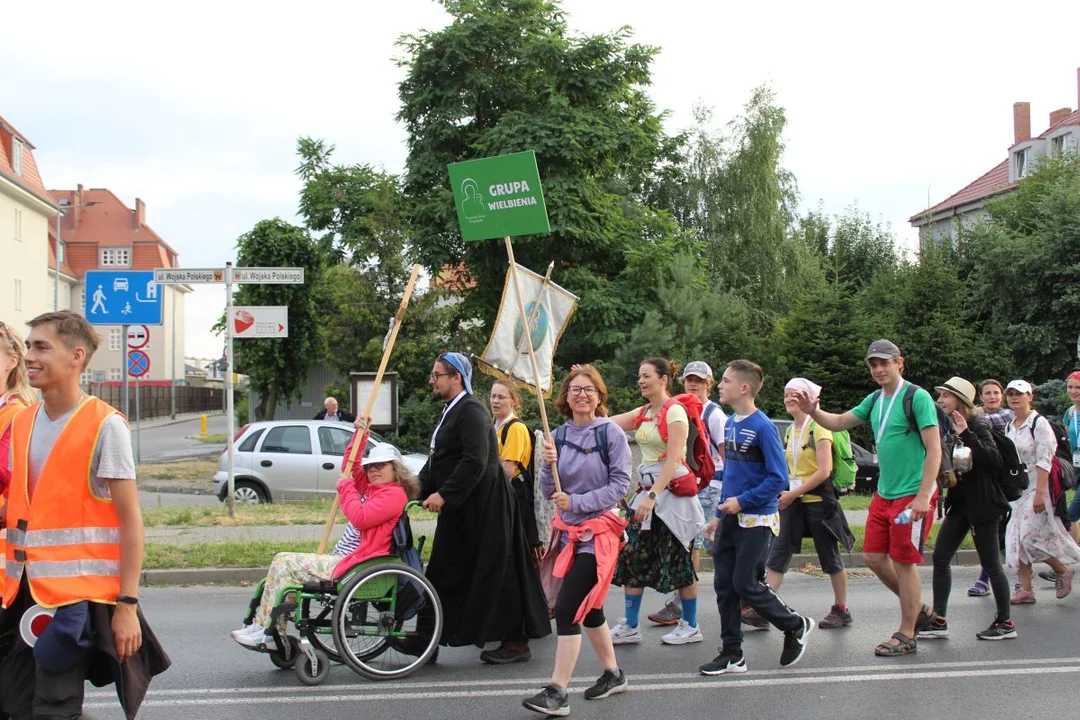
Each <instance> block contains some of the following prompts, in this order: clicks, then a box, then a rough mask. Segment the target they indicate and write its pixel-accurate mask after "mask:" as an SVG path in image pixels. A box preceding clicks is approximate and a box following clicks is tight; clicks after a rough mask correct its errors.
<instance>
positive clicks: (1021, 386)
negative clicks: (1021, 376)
mask: <svg viewBox="0 0 1080 720" xmlns="http://www.w3.org/2000/svg"><path fill="white" fill-rule="evenodd" d="M1009 390H1015V391H1016V392H1019V393H1027V394H1028V395H1031V383H1029V382H1028V381H1027V380H1013V381H1012V382H1010V383H1009V384H1008V385H1007V386H1006V387H1005V392H1008V391H1009Z"/></svg>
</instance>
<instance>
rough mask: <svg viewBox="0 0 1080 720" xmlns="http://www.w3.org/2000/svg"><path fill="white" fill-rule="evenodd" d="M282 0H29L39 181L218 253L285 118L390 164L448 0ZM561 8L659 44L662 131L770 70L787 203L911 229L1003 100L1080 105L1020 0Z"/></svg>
mask: <svg viewBox="0 0 1080 720" xmlns="http://www.w3.org/2000/svg"><path fill="white" fill-rule="evenodd" d="M961 5H963V6H966V9H961V7H960V6H961ZM275 7H276V6H275V5H274V4H272V3H266V2H259V3H254V2H230V1H226V2H221V1H220V0H219V1H218V2H214V3H210V2H203V1H201V0H200V1H196V2H187V3H180V4H177V3H147V2H145V0H143V1H141V2H120V1H110V0H102V1H100V2H97V3H90V4H88V3H85V2H78V3H75V2H66V1H65V0H61V1H60V2H52V3H23V4H21V5H20V6H19V13H18V22H17V23H16V24H15V25H13V24H11V23H9V24H7V28H8V30H9V32H5V33H4V39H3V41H2V42H0V67H2V68H4V70H3V83H2V85H0V115H3V116H4V117H5V118H7V120H8V121H9V122H11V123H12V124H13V125H14V126H15V127H17V128H18V129H19V130H20V132H22V133H23V134H24V135H26V136H27V137H28V138H29V139H30V141H31V142H33V143H34V145H35V146H36V151H35V155H36V158H37V161H38V165H39V167H40V169H41V174H42V177H43V178H44V180H45V184H46V186H48V187H50V188H64V189H67V188H73V187H74V186H75V184H76V183H82V184H83V185H85V186H86V187H107V188H109V189H111V190H113V191H114V192H115V193H116V194H117V195H118V196H120V198H121V199H122V200H124V201H125V202H126V203H127V204H128V205H129V206H134V201H135V198H136V197H140V198H142V199H143V200H144V201H145V202H146V204H147V221H148V223H149V224H150V226H151V227H153V228H154V230H156V231H157V232H158V233H159V234H160V235H161V236H162V237H163V238H165V239H166V241H168V242H169V243H170V244H171V245H172V246H173V247H174V248H175V249H176V250H177V251H178V252H179V253H180V262H181V264H182V265H183V266H186V267H221V266H222V265H223V264H224V263H225V261H227V260H231V259H234V254H235V249H234V247H235V246H234V243H235V239H236V237H237V236H238V235H240V234H242V233H243V232H245V231H247V230H249V229H250V228H251V227H252V225H254V224H255V223H256V222H258V221H259V220H261V219H263V218H268V217H274V216H281V217H283V218H286V219H288V220H294V219H295V213H296V206H297V193H298V190H299V183H298V182H297V180H296V178H295V176H294V175H293V169H294V168H295V167H296V164H297V161H296V156H295V154H294V149H295V144H296V139H297V137H298V136H300V135H310V136H313V137H316V138H323V139H325V140H326V141H327V142H329V143H333V144H336V145H337V148H338V151H337V154H336V159H337V160H338V161H339V162H347V163H354V162H363V163H371V164H374V165H376V166H381V167H384V168H386V169H387V170H390V171H395V172H396V171H400V170H401V169H402V168H403V165H404V161H405V152H406V151H405V133H404V131H403V129H402V128H401V127H400V126H399V125H397V123H395V121H394V115H395V114H396V112H397V110H398V99H397V83H398V82H399V81H400V79H401V77H402V74H403V72H402V71H401V70H399V69H398V68H397V67H395V65H394V63H393V58H395V57H397V56H399V54H400V53H399V51H398V49H397V48H396V47H395V42H396V39H397V38H398V36H399V35H400V34H401V33H407V32H416V31H419V30H421V29H437V28H439V27H441V26H442V25H444V24H445V23H446V16H445V14H444V13H443V11H442V9H441V7H440V6H439V5H438V4H436V3H434V2H430V1H429V0H392V2H355V1H353V2H330V1H328V0H327V1H319V0H308V2H304V3H299V4H298V3H289V4H288V5H284V4H282V5H281V9H280V10H278V9H274V8H275ZM886 7H887V8H888V10H882V9H881V8H886ZM159 8H160V9H159ZM564 8H565V9H566V11H567V13H568V16H569V22H570V26H571V28H572V29H573V30H576V31H579V32H601V31H609V30H613V29H615V28H618V27H619V26H622V25H629V26H631V27H633V28H634V29H635V30H636V40H637V41H639V42H642V43H646V44H650V45H657V46H660V47H661V48H662V52H661V54H660V56H659V58H658V59H657V61H656V63H655V65H654V74H653V86H652V87H651V88H650V89H649V92H650V94H651V96H652V98H653V99H654V101H655V102H656V104H657V106H658V107H659V108H661V109H666V110H668V111H670V113H671V119H670V120H669V129H671V130H673V131H674V130H678V129H681V128H683V127H685V126H686V125H687V124H688V123H689V121H690V112H691V109H692V107H693V105H694V104H695V103H696V102H698V101H702V102H704V103H705V104H707V105H711V106H713V107H714V108H715V117H716V118H717V119H718V120H720V121H726V120H727V119H730V118H731V117H733V116H734V115H736V114H737V113H738V112H739V110H740V108H741V107H742V105H743V104H744V103H745V102H746V100H747V98H748V97H749V95H750V93H751V91H752V89H753V88H754V87H755V86H757V85H760V84H762V83H770V84H771V85H772V87H773V88H774V89H775V91H776V93H777V97H778V100H779V102H780V103H781V104H782V105H783V106H784V107H785V108H786V109H787V113H788V130H787V135H786V139H787V146H788V151H787V155H786V158H785V164H786V166H787V167H788V168H789V169H790V170H791V171H792V172H794V174H795V176H796V178H797V179H798V183H799V190H800V195H801V202H802V208H803V210H804V211H805V210H809V209H813V208H815V207H816V206H817V205H818V204H819V203H820V204H821V205H822V206H823V207H824V209H825V210H826V211H827V212H830V213H838V212H842V211H843V210H844V209H845V208H846V207H848V206H849V205H852V204H858V206H859V207H860V208H861V209H862V210H865V211H867V212H869V213H870V214H871V216H872V217H873V218H874V219H878V220H882V221H884V222H888V223H890V224H891V225H892V227H893V230H894V232H895V233H896V234H897V238H898V241H899V242H901V243H904V244H906V245H908V246H910V245H912V243H913V239H914V233H913V231H912V230H911V229H910V227H909V226H908V224H907V218H908V217H910V216H911V215H913V214H915V213H916V212H918V211H919V210H922V209H924V208H925V207H927V205H928V202H929V203H936V202H938V201H940V200H942V199H944V198H945V197H947V196H948V195H950V194H952V193H953V192H955V191H956V190H958V189H960V188H961V187H962V186H964V185H966V184H967V183H968V182H970V181H971V180H973V179H975V178H976V177H978V176H979V175H981V174H983V173H984V172H986V171H987V170H989V169H990V168H991V167H993V166H994V165H995V164H997V163H998V162H1000V161H1001V160H1002V159H1004V157H1005V153H1006V151H1007V149H1008V147H1009V146H1010V145H1011V144H1012V138H1013V130H1012V104H1013V103H1014V102H1016V101H1029V102H1030V103H1031V106H1032V131H1033V133H1035V134H1038V133H1041V132H1042V131H1043V130H1045V129H1046V127H1047V117H1048V115H1049V113H1050V111H1051V110H1054V109H1056V108H1060V107H1065V106H1068V107H1072V108H1075V107H1076V105H1077V70H1076V69H1077V66H1078V65H1080V52H1078V50H1077V47H1078V46H1077V43H1076V34H1075V23H1072V22H1065V21H1060V22H1058V21H1055V20H1054V18H1053V16H1052V14H1051V13H1046V14H1025V13H1023V12H1018V10H1020V9H1022V6H1017V5H1013V4H1002V5H1001V6H999V7H998V6H994V5H991V4H990V3H974V2H972V3H952V2H941V1H940V0H937V1H936V2H920V1H910V2H907V3H901V4H891V5H881V4H877V3H867V2H865V1H862V2H824V3H806V2H786V1H785V2H771V3H711V2H703V1H702V0H697V1H692V0H667V1H666V2H656V1H655V0H649V1H645V0H567V2H565V3H564ZM1059 17H1063V16H1059ZM9 19H11V18H9ZM16 25H17V27H18V32H16V31H14V28H15V27H16ZM1069 48H1072V50H1069ZM223 304H224V291H223V290H222V289H221V288H218V287H213V286H202V287H200V288H199V289H198V290H197V291H196V292H195V293H194V294H193V295H191V296H189V297H188V305H187V308H188V312H187V323H188V324H187V338H186V339H187V348H186V352H187V354H188V355H189V356H193V355H194V356H203V357H214V356H218V355H219V354H220V353H221V348H222V341H221V339H220V338H216V337H214V336H213V335H211V334H210V332H209V327H210V326H211V324H212V323H213V321H214V320H215V319H216V317H218V316H219V315H220V313H221V311H222V309H223Z"/></svg>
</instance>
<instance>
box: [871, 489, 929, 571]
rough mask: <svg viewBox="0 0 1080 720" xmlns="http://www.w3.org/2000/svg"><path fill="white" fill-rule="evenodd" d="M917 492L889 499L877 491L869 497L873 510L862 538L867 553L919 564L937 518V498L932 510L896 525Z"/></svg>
mask: <svg viewBox="0 0 1080 720" xmlns="http://www.w3.org/2000/svg"><path fill="white" fill-rule="evenodd" d="M914 499H915V496H914V495H909V496H907V497H902V498H897V499H896V500H886V499H885V498H883V497H881V496H880V495H878V494H877V493H874V497H873V498H872V499H871V500H870V512H869V514H868V515H867V517H866V535H865V536H864V538H863V552H864V553H873V554H876V553H881V554H886V555H888V556H889V557H890V558H892V559H893V561H894V562H898V563H903V564H905V565H918V564H921V563H922V561H923V556H922V552H923V545H924V544H925V543H926V538H927V536H928V535H930V524H931V523H932V522H933V520H934V500H933V499H931V501H930V512H929V513H927V514H926V517H925V518H923V519H922V520H921V521H919V522H913V523H910V524H904V525H897V524H896V523H895V520H896V516H897V515H899V514H900V513H902V512H903V511H904V510H905V509H906V508H907V506H908V505H910V504H911V501H912V500H914Z"/></svg>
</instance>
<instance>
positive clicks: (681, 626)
mask: <svg viewBox="0 0 1080 720" xmlns="http://www.w3.org/2000/svg"><path fill="white" fill-rule="evenodd" d="M704 639H705V636H704V635H702V634H701V630H699V629H698V628H696V627H693V626H692V625H690V623H688V622H686V621H685V620H679V623H678V624H677V625H676V626H675V629H674V630H672V631H671V632H669V633H668V634H667V635H664V637H662V638H660V642H662V643H664V644H665V645H686V644H688V643H697V642H701V641H702V640H704Z"/></svg>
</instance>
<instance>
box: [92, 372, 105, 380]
mask: <svg viewBox="0 0 1080 720" xmlns="http://www.w3.org/2000/svg"><path fill="white" fill-rule="evenodd" d="M94 382H96V383H100V382H105V371H104V370H95V371H94Z"/></svg>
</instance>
